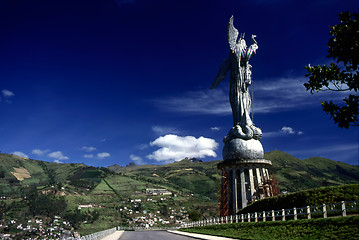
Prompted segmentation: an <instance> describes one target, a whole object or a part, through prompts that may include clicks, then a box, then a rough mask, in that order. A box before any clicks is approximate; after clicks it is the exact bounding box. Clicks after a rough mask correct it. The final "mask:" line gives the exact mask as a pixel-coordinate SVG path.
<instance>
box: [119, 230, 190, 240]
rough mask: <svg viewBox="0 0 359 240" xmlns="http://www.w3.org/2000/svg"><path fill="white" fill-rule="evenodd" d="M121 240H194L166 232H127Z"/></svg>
mask: <svg viewBox="0 0 359 240" xmlns="http://www.w3.org/2000/svg"><path fill="white" fill-rule="evenodd" d="M120 240H193V238H190V237H185V236H180V235H176V234H173V233H169V232H166V231H125V232H124V233H123V234H122V236H121V238H120Z"/></svg>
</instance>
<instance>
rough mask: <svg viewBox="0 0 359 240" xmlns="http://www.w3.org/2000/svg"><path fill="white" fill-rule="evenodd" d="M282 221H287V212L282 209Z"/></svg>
mask: <svg viewBox="0 0 359 240" xmlns="http://www.w3.org/2000/svg"><path fill="white" fill-rule="evenodd" d="M282 221H285V210H284V209H282Z"/></svg>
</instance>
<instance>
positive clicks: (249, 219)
mask: <svg viewBox="0 0 359 240" xmlns="http://www.w3.org/2000/svg"><path fill="white" fill-rule="evenodd" d="M248 222H251V214H250V213H248Z"/></svg>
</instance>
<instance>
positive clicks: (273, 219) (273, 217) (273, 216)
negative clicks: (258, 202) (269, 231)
mask: <svg viewBox="0 0 359 240" xmlns="http://www.w3.org/2000/svg"><path fill="white" fill-rule="evenodd" d="M272 221H273V222H274V221H275V214H274V210H272Z"/></svg>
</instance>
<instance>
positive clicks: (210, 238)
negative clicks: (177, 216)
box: [167, 230, 234, 240]
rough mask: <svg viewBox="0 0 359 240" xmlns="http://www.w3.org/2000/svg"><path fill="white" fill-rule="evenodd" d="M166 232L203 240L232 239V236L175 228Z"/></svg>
mask: <svg viewBox="0 0 359 240" xmlns="http://www.w3.org/2000/svg"><path fill="white" fill-rule="evenodd" d="M167 232H169V233H173V234H177V235H183V236H188V237H192V238H197V239H205V240H234V238H226V237H217V236H211V235H204V234H198V233H189V232H181V231H175V230H167Z"/></svg>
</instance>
